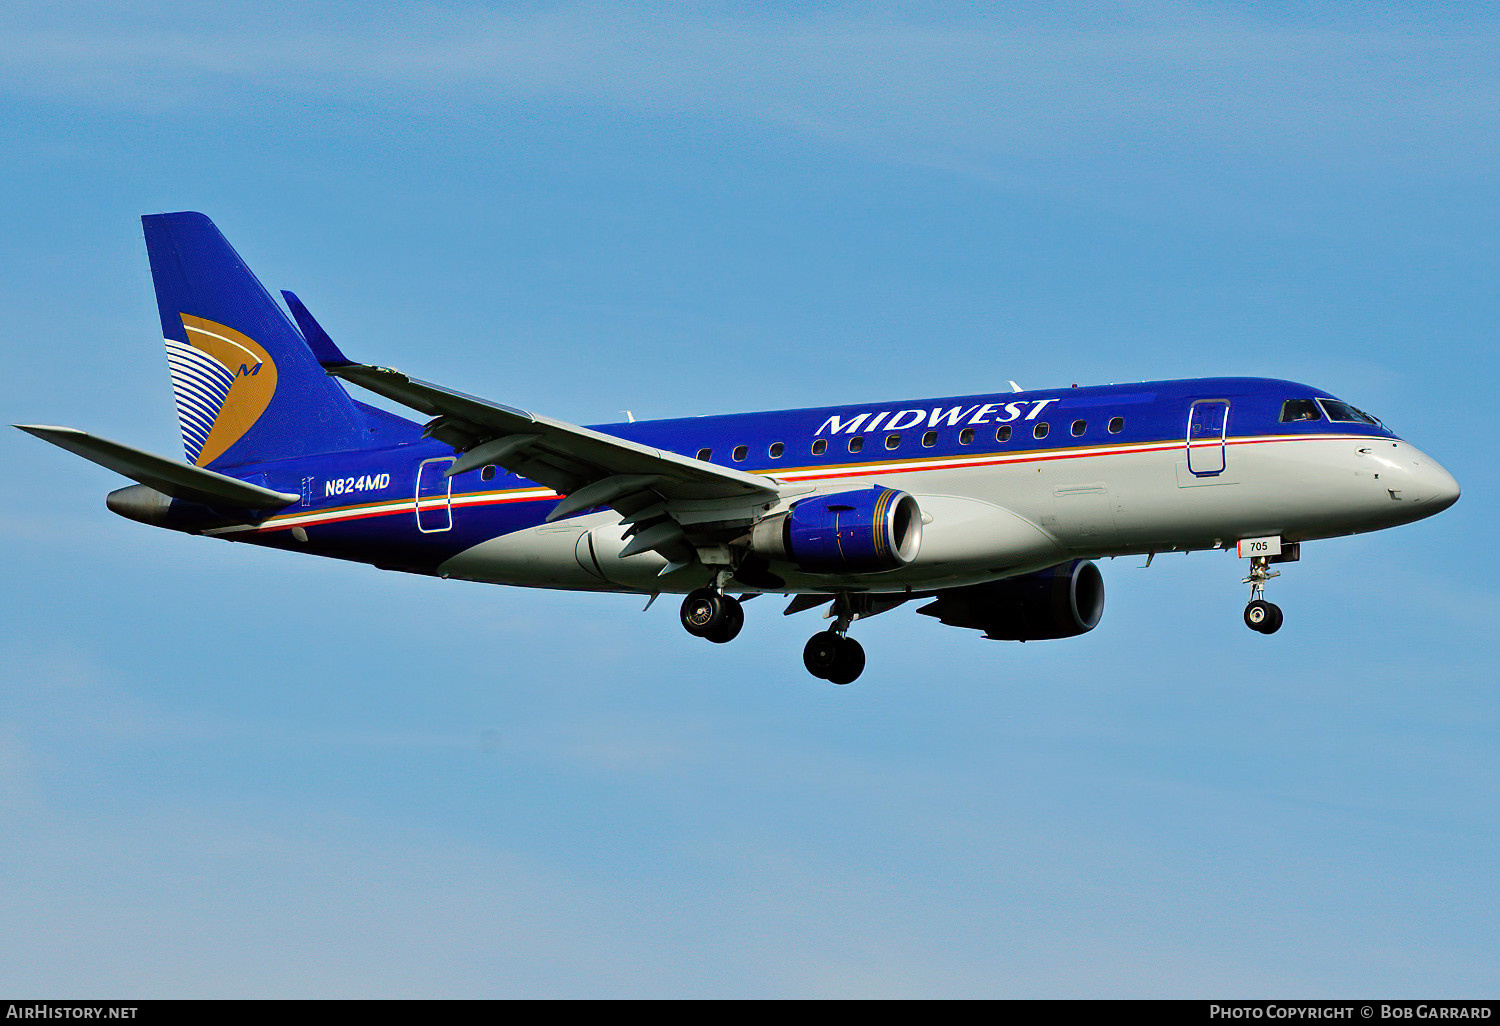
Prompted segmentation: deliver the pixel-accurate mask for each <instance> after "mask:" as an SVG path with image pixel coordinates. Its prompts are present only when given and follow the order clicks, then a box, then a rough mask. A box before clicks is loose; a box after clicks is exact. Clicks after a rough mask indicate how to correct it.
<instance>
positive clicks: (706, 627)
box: [682, 588, 745, 645]
mask: <svg viewBox="0 0 1500 1026" xmlns="http://www.w3.org/2000/svg"><path fill="white" fill-rule="evenodd" d="M682 626H683V629H684V630H686V631H687V632H688V633H689V634H691V635H693V637H695V638H707V639H708V640H709V641H712V642H713V643H714V644H716V645H722V644H724V643H726V642H729V641H733V640H734V639H735V637H736V636H737V635H738V634H739V633H740V628H741V627H743V626H745V611H744V610H743V609H742V608H741V607H740V602H739V599H736V598H731V597H730V596H728V595H726V594H724V593H723V592H722V591H720V590H719V589H718V588H699V589H698V590H697V591H694V592H689V593H688V597H687V598H685V599H683V600H682Z"/></svg>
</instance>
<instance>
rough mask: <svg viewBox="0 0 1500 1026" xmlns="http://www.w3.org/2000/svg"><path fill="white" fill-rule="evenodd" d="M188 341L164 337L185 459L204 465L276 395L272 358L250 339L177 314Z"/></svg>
mask: <svg viewBox="0 0 1500 1026" xmlns="http://www.w3.org/2000/svg"><path fill="white" fill-rule="evenodd" d="M179 316H180V317H181V318H182V326H183V328H184V329H185V330H186V332H187V342H186V343H183V342H178V341H177V340H175V339H170V338H169V339H167V340H166V343H167V365H168V367H169V368H170V369H171V372H172V391H173V393H174V394H175V396H176V399H177V421H178V423H179V424H180V425H181V426H182V444H183V447H184V448H185V449H186V450H187V458H188V461H189V462H191V463H193V464H194V465H195V466H199V467H205V466H208V464H210V463H212V462H213V461H214V460H216V459H218V458H219V457H220V456H222V455H223V454H224V453H225V452H226V451H227V450H228V449H229V447H230V446H232V445H234V443H235V442H238V441H239V440H240V439H241V438H243V437H244V435H245V432H247V431H249V430H250V428H251V427H252V426H253V425H254V424H255V422H256V421H257V420H259V419H260V416H261V414H263V413H265V412H266V407H268V406H270V405H271V397H272V396H273V395H275V394H276V362H275V361H274V360H272V359H271V355H270V354H269V353H267V352H266V351H265V350H264V349H262V348H261V347H260V345H259V344H258V343H256V342H255V340H254V339H252V338H250V337H249V336H248V335H243V334H241V333H240V332H238V331H235V330H234V329H233V328H230V327H226V326H225V325H223V324H219V323H217V322H216V321H210V320H208V319H207V318H205V317H194V316H193V315H192V314H180V315H179Z"/></svg>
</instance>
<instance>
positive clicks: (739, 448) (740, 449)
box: [730, 445, 750, 463]
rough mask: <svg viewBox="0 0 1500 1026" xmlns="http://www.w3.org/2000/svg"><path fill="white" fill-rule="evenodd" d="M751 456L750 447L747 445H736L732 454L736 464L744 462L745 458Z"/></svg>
mask: <svg viewBox="0 0 1500 1026" xmlns="http://www.w3.org/2000/svg"><path fill="white" fill-rule="evenodd" d="M749 455H750V447H749V446H747V445H736V446H735V447H734V452H732V453H730V456H731V457H732V458H733V459H734V462H736V463H739V462H741V461H743V460H744V458H745V457H746V456H749Z"/></svg>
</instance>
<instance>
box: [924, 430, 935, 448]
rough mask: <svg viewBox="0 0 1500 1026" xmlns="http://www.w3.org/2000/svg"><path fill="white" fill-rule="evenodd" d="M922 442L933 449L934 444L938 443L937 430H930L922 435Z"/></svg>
mask: <svg viewBox="0 0 1500 1026" xmlns="http://www.w3.org/2000/svg"><path fill="white" fill-rule="evenodd" d="M922 444H923V445H924V446H925V447H927V448H928V449H931V448H932V447H933V446H934V445H937V432H936V431H929V432H927V433H926V434H924V435H923V436H922Z"/></svg>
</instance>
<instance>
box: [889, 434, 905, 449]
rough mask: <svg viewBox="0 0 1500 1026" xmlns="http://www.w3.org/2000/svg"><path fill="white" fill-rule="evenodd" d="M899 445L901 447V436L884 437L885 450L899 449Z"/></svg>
mask: <svg viewBox="0 0 1500 1026" xmlns="http://www.w3.org/2000/svg"><path fill="white" fill-rule="evenodd" d="M900 445H901V436H900V435H886V436H885V447H886V448H887V449H895V448H899V447H900Z"/></svg>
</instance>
